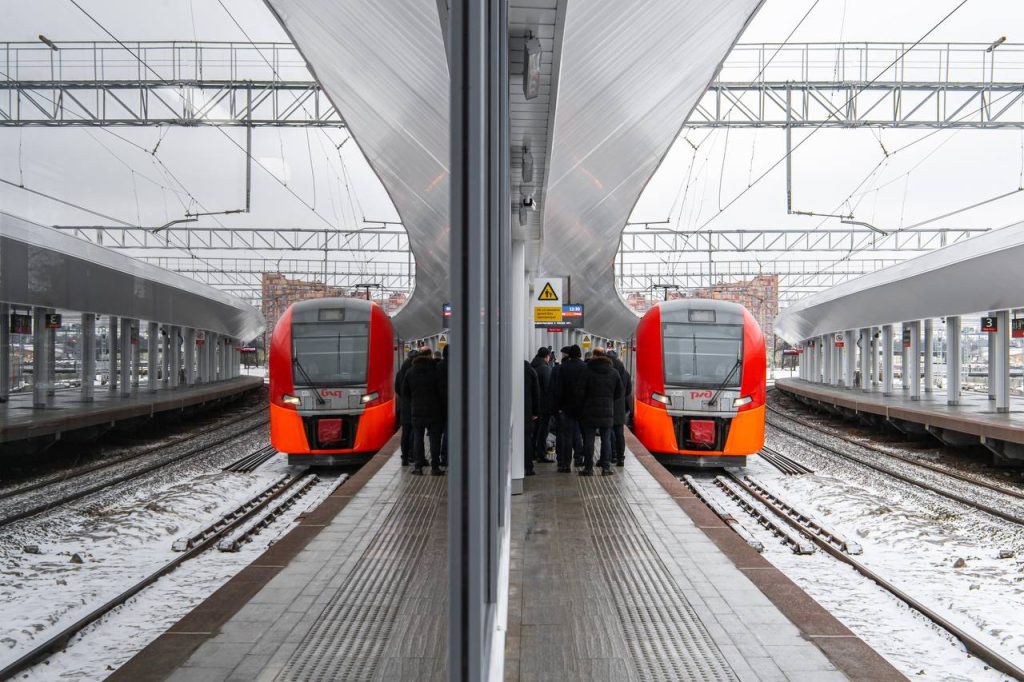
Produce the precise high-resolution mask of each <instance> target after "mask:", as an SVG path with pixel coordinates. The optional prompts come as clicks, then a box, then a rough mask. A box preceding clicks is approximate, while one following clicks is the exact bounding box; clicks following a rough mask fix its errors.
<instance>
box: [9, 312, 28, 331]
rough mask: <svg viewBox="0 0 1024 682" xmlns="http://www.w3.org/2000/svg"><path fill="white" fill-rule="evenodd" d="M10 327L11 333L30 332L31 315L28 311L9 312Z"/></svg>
mask: <svg viewBox="0 0 1024 682" xmlns="http://www.w3.org/2000/svg"><path fill="white" fill-rule="evenodd" d="M10 329H11V333H12V334H31V333H32V315H30V314H29V313H11V327H10Z"/></svg>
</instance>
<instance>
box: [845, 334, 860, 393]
mask: <svg viewBox="0 0 1024 682" xmlns="http://www.w3.org/2000/svg"><path fill="white" fill-rule="evenodd" d="M843 345H845V346H846V348H844V349H843V350H845V351H846V355H845V356H843V357H844V359H845V360H846V372H845V375H846V376H845V380H846V388H849V389H852V388H853V387H854V386H856V384H857V382H856V378H857V332H856V331H854V330H853V329H848V330H847V331H846V332H845V333H844V334H843Z"/></svg>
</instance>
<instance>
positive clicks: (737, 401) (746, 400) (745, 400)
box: [732, 395, 754, 407]
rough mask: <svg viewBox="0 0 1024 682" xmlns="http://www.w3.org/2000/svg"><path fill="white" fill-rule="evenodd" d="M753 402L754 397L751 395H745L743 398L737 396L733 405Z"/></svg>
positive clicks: (740, 405)
mask: <svg viewBox="0 0 1024 682" xmlns="http://www.w3.org/2000/svg"><path fill="white" fill-rule="evenodd" d="M752 402H754V399H753V398H751V397H750V396H749V395H745V396H743V397H742V398H736V399H735V400H733V401H732V406H733V407H743V406H744V405H749V404H750V403H752Z"/></svg>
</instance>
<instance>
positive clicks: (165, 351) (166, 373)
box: [160, 324, 171, 388]
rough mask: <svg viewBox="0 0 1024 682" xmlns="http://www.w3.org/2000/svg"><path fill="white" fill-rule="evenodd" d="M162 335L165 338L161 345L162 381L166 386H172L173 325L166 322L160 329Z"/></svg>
mask: <svg viewBox="0 0 1024 682" xmlns="http://www.w3.org/2000/svg"><path fill="white" fill-rule="evenodd" d="M160 337H161V338H162V339H163V343H162V344H161V346H160V347H161V353H160V367H162V368H163V369H162V371H161V373H160V383H161V384H162V385H163V386H164V387H165V388H170V386H171V383H170V382H171V379H170V377H171V327H170V325H166V324H165V325H164V326H163V328H161V330H160Z"/></svg>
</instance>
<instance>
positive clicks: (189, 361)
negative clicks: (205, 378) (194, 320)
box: [185, 327, 196, 386]
mask: <svg viewBox="0 0 1024 682" xmlns="http://www.w3.org/2000/svg"><path fill="white" fill-rule="evenodd" d="M195 383H196V330H195V328H194V327H189V328H188V329H186V330H185V384H186V385H188V386H193V385H195Z"/></svg>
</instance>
